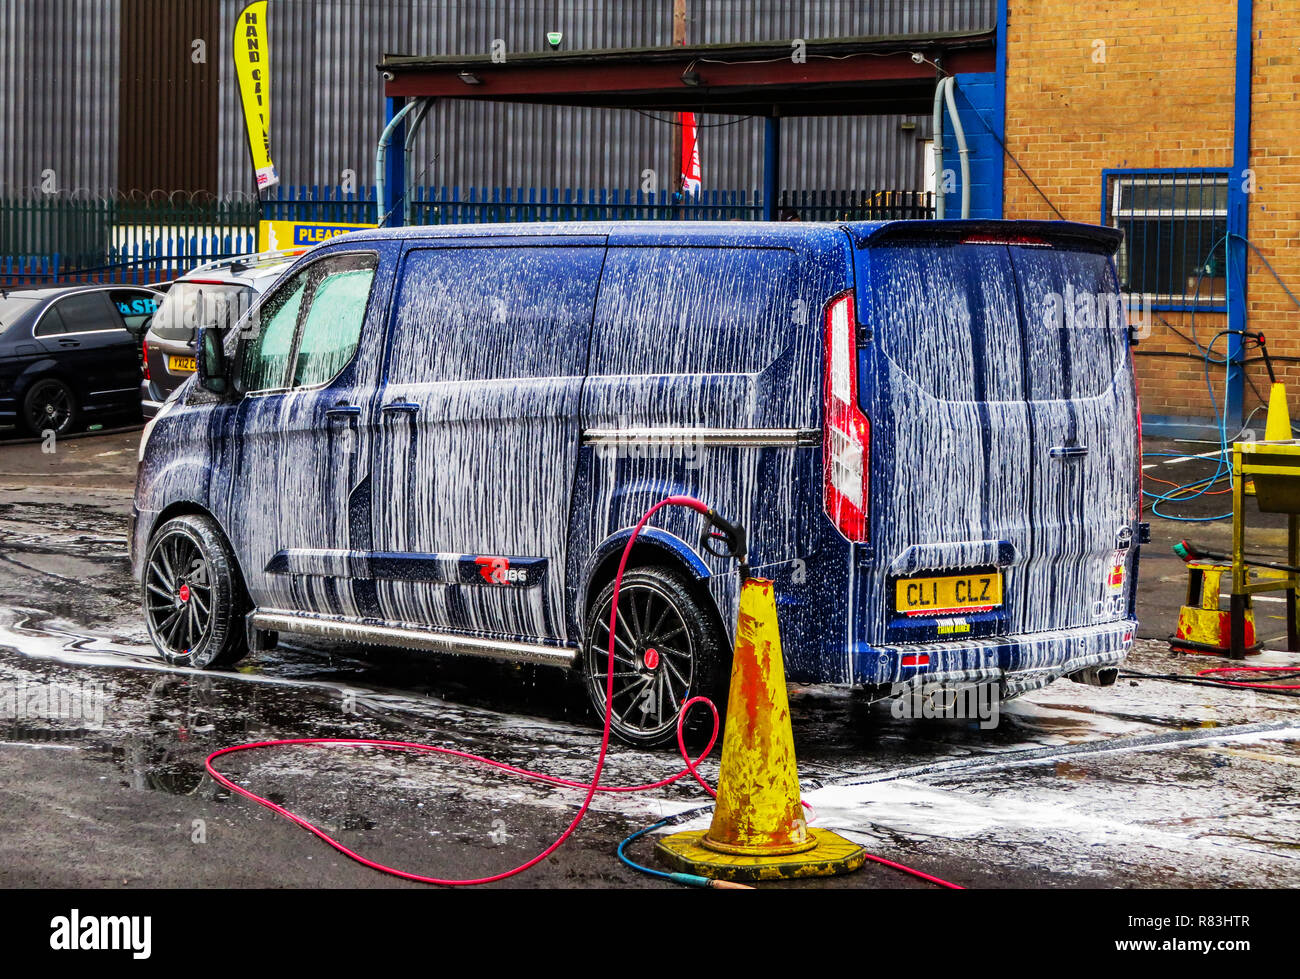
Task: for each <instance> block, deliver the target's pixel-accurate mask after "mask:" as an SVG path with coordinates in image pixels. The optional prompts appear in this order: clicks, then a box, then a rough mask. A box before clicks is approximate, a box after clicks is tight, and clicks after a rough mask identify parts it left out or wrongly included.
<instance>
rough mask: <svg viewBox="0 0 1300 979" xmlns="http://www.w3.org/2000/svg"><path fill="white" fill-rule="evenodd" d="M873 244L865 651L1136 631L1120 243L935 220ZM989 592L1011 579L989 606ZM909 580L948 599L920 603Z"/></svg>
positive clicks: (1040, 229) (1083, 231)
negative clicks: (868, 646)
mask: <svg viewBox="0 0 1300 979" xmlns="http://www.w3.org/2000/svg"><path fill="white" fill-rule="evenodd" d="M859 246H860V247H859V249H858V252H857V255H858V258H857V272H858V305H859V309H860V313H859V319H860V321H861V322H862V323H863V324H864V325H865V327H866V328H867V329H868V331H869V335H870V336H871V337H872V338H873V340H874V341H875V342H874V343H871V344H869V345H868V346H867V348H866V351H865V354H864V357H863V367H864V369H863V370H862V371H860V377H861V382H860V395H861V400H862V406H863V408H864V410H865V411H866V413H867V414H868V416H869V417H870V420H871V425H872V456H871V466H872V476H871V479H872V483H871V489H872V493H871V495H872V498H873V500H874V503H873V504H872V514H871V543H872V545H873V546H872V548H871V553H872V557H871V558H870V561H871V563H872V565H873V571H874V579H875V580H876V582H877V584H878V586H879V591H878V593H877V594H878V595H879V599H878V603H877V608H878V609H879V614H878V615H876V614H868V615H867V617H866V618H867V621H864V622H862V623H861V625H860V627H859V632H860V634H861V635H862V638H863V639H865V640H867V641H871V642H886V643H900V642H913V641H915V642H919V641H933V640H936V639H962V638H974V637H978V636H994V635H1015V634H1020V633H1028V632H1041V631H1044V630H1049V629H1061V628H1071V627H1076V626H1084V625H1091V624H1094V623H1101V622H1105V621H1111V620H1115V619H1119V618H1122V617H1123V615H1124V613H1125V611H1126V607H1127V606H1126V604H1125V602H1124V597H1125V596H1124V592H1125V582H1126V581H1127V570H1128V567H1127V566H1128V564H1129V563H1130V560H1129V557H1128V552H1127V551H1126V550H1123V549H1126V548H1127V545H1128V542H1129V541H1131V540H1132V534H1133V532H1134V525H1135V522H1136V519H1137V512H1136V503H1137V459H1136V454H1135V453H1136V432H1135V414H1136V400H1135V393H1134V387H1133V376H1132V368H1131V360H1130V356H1129V352H1128V345H1127V333H1126V330H1125V328H1124V323H1123V317H1122V315H1118V316H1117V315H1116V313H1117V310H1118V304H1117V299H1118V286H1117V283H1116V279H1115V274H1114V269H1113V265H1112V264H1111V260H1110V256H1111V254H1112V253H1113V250H1114V246H1115V237H1114V236H1113V235H1111V234H1108V233H1107V232H1106V231H1104V230H1101V229H1092V228H1086V227H1084V226H1071V225H1026V224H1024V223H1017V224H1008V223H994V224H990V225H982V224H975V223H973V222H963V223H960V224H958V223H956V222H952V223H944V224H936V223H928V222H927V223H926V224H921V223H916V224H910V225H898V224H896V225H887V226H885V227H884V228H881V229H879V230H878V231H876V232H875V233H873V234H870V235H868V236H866V237H865V238H864V239H863V240H860V241H859ZM863 246H865V247H863ZM1099 307H1100V308H1101V309H1102V313H1101V315H1100V316H1099V315H1098V312H1097V311H1098V308H1099ZM1117 563H1118V564H1119V565H1121V568H1120V570H1119V571H1118V572H1116V571H1115V566H1116V564H1117ZM989 576H992V577H993V578H995V579H999V580H998V581H996V582H994V583H993V587H990V588H988V589H987V593H986V594H985V595H984V600H983V602H977V601H975V600H974V599H975V598H976V597H978V596H977V595H975V592H976V591H977V590H978V589H983V588H984V586H985V585H986V584H988V582H987V581H986V578H987V577H989ZM936 579H940V580H939V581H936ZM942 579H947V582H946V583H945V582H944V581H943V580H942ZM913 582H924V583H925V584H926V587H928V588H929V589H931V591H930V592H928V593H926V592H922V591H921V590H919V589H917V588H913V589H912V591H914V592H916V593H917V594H927V595H928V596H935V597H937V599H938V600H934V601H930V602H929V606H928V607H927V606H926V605H924V604H922V605H919V606H913V605H910V604H909V603H908V602H907V601H905V599H906V595H907V594H908V592H907V587H906V586H907V585H908V584H910V583H913ZM1117 582H1118V584H1117ZM900 583H902V585H903V588H902V590H900ZM999 584H1000V591H1001V594H998V593H997V592H998V590H999V589H998V587H997V586H998V585H999ZM900 595H901V596H903V597H902V598H900ZM945 596H946V598H945ZM955 606H956V607H955ZM1002 665H1003V667H1004V668H1012V669H1014V668H1018V667H1021V666H1023V665H1025V664H1017V663H1006V664H1002Z"/></svg>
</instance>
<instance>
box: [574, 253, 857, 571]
mask: <svg viewBox="0 0 1300 979" xmlns="http://www.w3.org/2000/svg"><path fill="white" fill-rule="evenodd" d="M627 234H628V235H630V236H633V240H632V241H629V242H627V243H626V244H624V240H623V239H611V242H610V246H609V254H608V255H607V257H606V260H605V269H604V272H603V274H602V277H601V287H600V298H599V301H598V302H597V305H596V319H595V325H594V327H593V330H592V349H591V367H590V373H589V377H588V380H587V384H586V387H585V389H584V392H583V405H582V419H583V431H584V440H585V441H586V442H587V444H588V445H589V446H590V448H591V452H590V457H591V461H590V468H589V470H587V472H589V475H590V479H589V480H588V481H587V482H586V484H585V486H584V489H585V491H586V492H587V493H588V494H589V495H588V497H587V499H585V500H584V501H581V502H580V504H579V505H577V506H575V511H574V514H575V522H577V523H579V524H580V527H579V531H578V533H579V535H580V536H582V537H584V538H585V539H587V540H589V541H591V542H592V544H599V543H600V542H601V541H604V540H605V539H606V538H607V537H608V536H609V535H611V534H614V533H616V532H617V531H619V530H621V529H623V528H627V527H629V526H631V525H633V524H635V523H636V521H637V520H638V519H639V518H640V516H641V514H642V513H644V512H645V510H646V508H647V507H649V506H650V505H651V504H653V503H655V502H657V501H658V500H659V499H661V498H662V497H664V496H666V495H669V494H670V493H683V492H684V493H691V494H694V495H696V496H698V497H699V498H700V499H702V500H704V501H705V502H707V503H708V504H709V505H710V506H712V507H714V508H715V509H716V510H717V511H718V512H719V513H723V514H726V515H727V516H728V517H730V518H731V519H734V520H737V521H739V522H740V523H742V524H743V525H745V526H746V527H747V528H749V532H750V537H749V542H750V546H751V559H752V560H753V561H754V562H755V564H756V565H757V564H764V563H773V562H789V561H793V560H795V559H797V558H799V557H800V556H801V555H805V554H806V553H807V552H806V551H801V550H800V547H801V546H806V544H805V542H806V541H807V539H808V536H809V534H810V530H809V528H810V527H811V526H813V523H814V518H815V517H816V516H817V513H818V511H815V510H813V509H812V508H809V507H808V506H806V505H805V502H804V501H806V500H807V499H809V498H811V496H812V494H813V493H814V491H815V489H816V487H815V485H814V482H815V481H816V480H817V479H819V476H818V473H817V469H816V466H815V462H816V458H817V455H816V447H817V445H818V444H819V439H820V435H819V432H818V430H817V426H818V418H819V412H820V378H819V374H818V371H819V364H820V356H819V351H820V343H821V329H822V327H821V311H822V305H823V302H824V299H825V297H826V296H828V295H829V290H830V289H831V288H833V286H832V285H831V282H830V280H829V279H828V275H829V272H828V269H830V268H831V267H832V266H831V264H830V263H827V262H824V261H820V262H819V261H817V260H816V259H817V258H818V257H819V256H816V255H811V254H808V253H806V252H805V251H804V247H803V243H802V242H800V241H798V240H796V239H794V238H791V237H787V238H786V239H785V240H784V241H781V242H776V241H773V242H770V243H763V244H762V245H760V246H758V247H755V246H753V245H746V246H743V247H742V246H737V245H734V244H722V243H719V242H718V241H717V240H716V236H715V239H714V240H709V239H704V240H700V241H699V242H698V243H697V242H693V241H689V240H687V241H681V242H676V243H673V244H670V245H663V244H659V243H645V244H642V243H640V242H638V241H636V240H635V234H636V233H635V232H628V233H627ZM655 523H656V525H657V526H659V527H661V528H665V529H667V530H668V531H670V532H671V533H672V534H674V535H675V536H677V537H678V538H680V539H681V541H683V542H687V543H689V545H690V546H691V547H692V548H693V547H694V543H695V541H696V540H697V539H698V534H699V519H698V517H697V516H696V515H695V514H693V513H687V512H686V511H684V510H681V509H680V508H675V510H672V511H663V512H662V516H661V517H657V518H656V520H655ZM583 557H584V558H585V557H586V555H583ZM705 563H706V564H707V565H709V566H710V569H711V570H712V571H713V572H714V573H723V574H725V573H727V572H730V571H732V570H734V567H735V565H734V563H733V562H730V561H726V560H721V559H713V558H705Z"/></svg>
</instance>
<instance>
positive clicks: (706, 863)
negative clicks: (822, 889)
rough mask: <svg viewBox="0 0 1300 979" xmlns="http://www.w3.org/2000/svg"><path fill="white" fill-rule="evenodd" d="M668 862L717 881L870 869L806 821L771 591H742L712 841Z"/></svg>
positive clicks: (752, 583) (703, 835)
mask: <svg viewBox="0 0 1300 979" xmlns="http://www.w3.org/2000/svg"><path fill="white" fill-rule="evenodd" d="M658 851H659V854H660V856H661V857H662V858H663V859H664V860H665V861H666V862H667V863H668V864H669V865H670V866H672V867H673V868H674V869H675V870H677V871H679V872H681V873H690V874H698V875H700V876H705V877H712V878H714V879H718V880H781V879H786V878H791V877H827V876H831V875H833V874H843V873H849V872H850V871H853V870H857V869H858V868H859V867H861V866H862V864H863V863H864V862H865V860H866V855H865V852H864V851H863V849H862V847H860V846H858V845H857V844H856V843H852V842H850V841H849V840H846V839H844V838H843V837H841V836H838V835H837V834H835V833H832V832H830V831H829V830H822V829H810V828H809V827H808V823H807V821H806V820H805V819H804V815H803V806H802V804H801V802H800V794H799V771H798V767H797V765H796V764H795V756H794V735H793V732H792V731H791V729H790V704H789V702H788V700H787V699H786V693H785V664H784V661H783V660H782V656H781V633H780V628H779V626H778V624H777V619H776V599H775V596H774V593H773V590H772V582H770V581H768V580H765V579H762V578H747V579H746V580H745V581H744V582H743V583H742V584H741V587H740V614H739V617H738V619H737V621H736V650H735V656H734V658H733V660H732V666H731V689H730V692H729V695H728V701H727V728H726V732H725V733H724V735H723V739H722V770H721V773H720V774H719V776H718V800H717V805H716V806H715V808H714V810H713V823H712V825H711V826H710V827H709V829H708V831H707V832H702V831H700V830H695V831H688V832H685V833H676V834H674V835H672V836H669V837H666V838H665V839H663V840H661V841H660V843H659V846H658Z"/></svg>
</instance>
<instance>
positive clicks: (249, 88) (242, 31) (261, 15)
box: [231, 0, 280, 190]
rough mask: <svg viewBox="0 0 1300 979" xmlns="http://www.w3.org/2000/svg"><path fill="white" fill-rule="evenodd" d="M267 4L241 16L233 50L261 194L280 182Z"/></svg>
mask: <svg viewBox="0 0 1300 979" xmlns="http://www.w3.org/2000/svg"><path fill="white" fill-rule="evenodd" d="M266 3H267V0H257V2H256V3H250V4H249V5H248V6H247V7H245V8H244V9H243V10H241V11H240V12H239V16H238V17H236V18H235V36H234V43H233V44H232V46H231V50H232V51H233V52H234V55H235V75H236V77H237V78H238V79H239V99H240V102H241V103H242V104H243V106H244V125H245V127H247V129H248V148H249V151H250V152H251V153H252V154H253V170H254V171H256V173H257V189H258V190H265V189H266V188H267V187H274V186H275V185H276V184H278V183H279V182H280V177H279V175H277V174H276V172H275V164H274V163H272V162H271V72H270V57H269V55H270V51H269V49H268V47H267V40H266Z"/></svg>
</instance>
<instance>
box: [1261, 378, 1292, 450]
mask: <svg viewBox="0 0 1300 979" xmlns="http://www.w3.org/2000/svg"><path fill="white" fill-rule="evenodd" d="M1266 418H1267V420H1266V421H1265V422H1264V441H1266V442H1289V441H1291V439H1293V438H1295V436H1294V435H1293V434H1292V432H1291V411H1290V409H1288V408H1287V404H1286V385H1284V384H1283V383H1282V382H1281V381H1274V382H1273V388H1272V390H1271V391H1269V393H1268V415H1267V416H1266Z"/></svg>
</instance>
